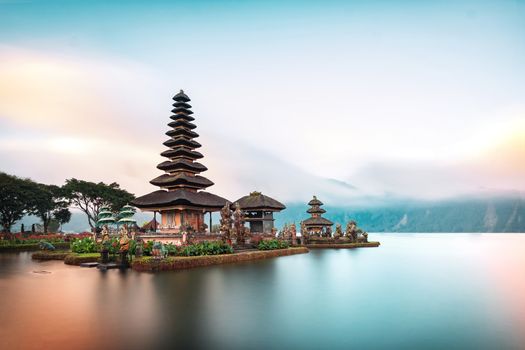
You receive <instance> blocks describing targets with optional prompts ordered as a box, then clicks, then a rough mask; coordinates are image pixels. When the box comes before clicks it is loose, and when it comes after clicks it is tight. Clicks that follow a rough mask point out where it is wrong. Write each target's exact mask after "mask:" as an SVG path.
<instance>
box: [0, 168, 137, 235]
mask: <svg viewBox="0 0 525 350" xmlns="http://www.w3.org/2000/svg"><path fill="white" fill-rule="evenodd" d="M134 198H135V197H134V196H133V194H131V193H129V192H127V191H126V190H124V189H121V188H120V186H119V185H118V184H117V183H111V184H109V185H108V184H105V183H103V182H99V183H94V182H89V181H83V180H77V179H74V178H73V179H69V180H66V183H65V184H64V185H63V186H56V185H47V184H42V183H38V182H35V181H33V180H31V179H28V178H20V177H17V176H13V175H9V174H6V173H3V172H0V225H2V232H11V227H12V226H13V225H14V224H15V223H16V222H17V221H18V220H20V219H22V217H24V215H35V216H37V217H39V218H40V220H42V226H43V230H44V233H47V232H48V229H49V226H50V224H51V223H52V222H55V223H58V224H59V225H62V224H65V223H67V222H69V220H70V219H71V211H70V210H69V208H70V207H76V208H78V209H80V210H81V211H82V212H84V213H85V214H86V216H87V218H88V222H89V225H90V227H91V228H94V227H95V226H96V223H97V220H98V213H99V211H100V208H101V207H103V206H109V207H111V208H112V209H113V210H115V211H117V210H118V209H119V208H121V207H122V206H124V205H126V204H127V203H129V202H130V201H132V200H133V199H134Z"/></svg>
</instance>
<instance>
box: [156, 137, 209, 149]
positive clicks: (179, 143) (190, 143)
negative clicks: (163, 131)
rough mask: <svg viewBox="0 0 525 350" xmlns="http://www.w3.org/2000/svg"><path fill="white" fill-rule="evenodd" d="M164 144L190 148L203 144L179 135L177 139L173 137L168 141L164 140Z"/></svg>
mask: <svg viewBox="0 0 525 350" xmlns="http://www.w3.org/2000/svg"><path fill="white" fill-rule="evenodd" d="M162 144H163V145H164V146H167V147H177V146H186V147H189V148H199V147H201V146H202V145H201V144H200V143H198V142H197V141H193V140H188V139H187V138H184V137H177V138H176V139H173V138H171V139H169V140H167V141H164V142H163V143H162Z"/></svg>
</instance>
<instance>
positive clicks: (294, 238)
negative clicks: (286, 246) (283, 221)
mask: <svg viewBox="0 0 525 350" xmlns="http://www.w3.org/2000/svg"><path fill="white" fill-rule="evenodd" d="M290 239H291V240H292V245H297V228H296V227H295V222H294V223H293V224H292V225H290Z"/></svg>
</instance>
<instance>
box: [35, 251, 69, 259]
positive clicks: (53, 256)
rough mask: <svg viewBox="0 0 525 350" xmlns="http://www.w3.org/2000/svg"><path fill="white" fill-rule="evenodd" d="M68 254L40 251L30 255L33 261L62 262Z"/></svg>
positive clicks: (65, 252) (64, 252)
mask: <svg viewBox="0 0 525 350" xmlns="http://www.w3.org/2000/svg"><path fill="white" fill-rule="evenodd" d="M68 254H71V253H70V252H68V251H40V252H35V253H33V254H32V255H31V259H33V260H64V259H65V258H66V256H68Z"/></svg>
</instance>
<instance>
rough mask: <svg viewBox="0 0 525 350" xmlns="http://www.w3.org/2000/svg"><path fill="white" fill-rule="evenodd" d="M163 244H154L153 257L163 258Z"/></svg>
mask: <svg viewBox="0 0 525 350" xmlns="http://www.w3.org/2000/svg"><path fill="white" fill-rule="evenodd" d="M162 248H163V246H162V242H159V241H155V242H153V247H152V249H151V255H153V257H154V258H156V259H160V258H162Z"/></svg>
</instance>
